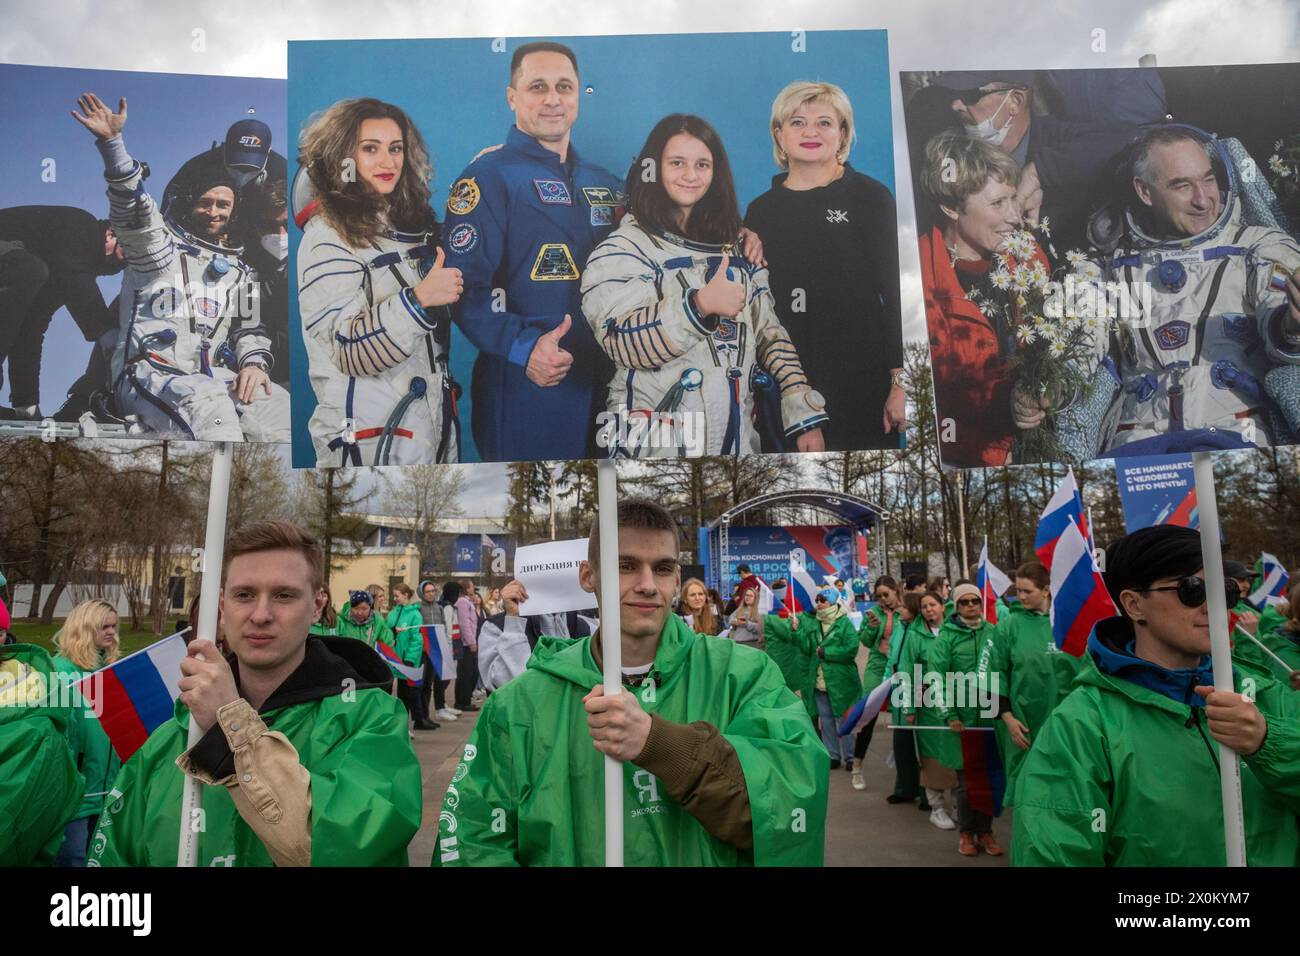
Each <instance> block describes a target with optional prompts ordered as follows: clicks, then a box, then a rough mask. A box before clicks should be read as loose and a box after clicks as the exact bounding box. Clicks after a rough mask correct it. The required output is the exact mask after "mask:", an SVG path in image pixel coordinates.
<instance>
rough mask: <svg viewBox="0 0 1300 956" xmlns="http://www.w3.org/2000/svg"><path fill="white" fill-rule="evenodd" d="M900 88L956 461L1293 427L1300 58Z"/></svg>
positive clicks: (926, 77) (1117, 450)
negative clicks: (1271, 62)
mask: <svg viewBox="0 0 1300 956" xmlns="http://www.w3.org/2000/svg"><path fill="white" fill-rule="evenodd" d="M901 81H902V92H903V102H904V116H905V121H906V127H907V139H908V152H909V155H910V160H911V170H912V181H913V187H914V192H915V199H916V209H917V219H918V240H919V245H920V255H921V277H922V283H923V286H924V295H925V311H926V321H927V326H928V334H929V342H930V360H931V366H932V369H933V373H934V391H935V405H936V412H937V419H938V430H939V451H940V455H941V457H942V460H943V463H944V464H945V465H946V466H954V467H979V466H986V465H1004V464H1021V463H1026V462H1034V461H1044V460H1057V461H1060V460H1082V459H1089V458H1098V457H1115V456H1126V455H1151V454H1164V453H1174V452H1187V451H1197V450H1212V449H1230V448H1242V447H1250V446H1269V445H1283V444H1294V443H1296V442H1297V441H1300V243H1297V237H1298V236H1300V122H1297V117H1300V64H1295V63H1290V64H1276V65H1259V66H1246V65H1243V66H1217V67H1175V68H1165V67H1156V66H1150V67H1135V68H1132V69H1106V70H1045V71H1024V70H999V69H991V70H982V71H948V72H927V73H904V74H902V76H901Z"/></svg>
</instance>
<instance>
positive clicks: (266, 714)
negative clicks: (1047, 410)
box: [0, 499, 1300, 866]
mask: <svg viewBox="0 0 1300 956" xmlns="http://www.w3.org/2000/svg"><path fill="white" fill-rule="evenodd" d="M618 521H619V558H618V560H619V575H618V576H619V594H620V616H621V621H622V634H621V644H622V668H623V675H624V679H623V683H624V690H625V693H622V694H617V695H609V694H606V693H605V692H604V691H603V689H602V688H603V676H602V674H601V635H600V632H599V629H598V621H599V615H600V601H601V598H600V595H599V594H598V590H599V589H598V584H599V580H600V562H599V554H598V548H597V545H596V542H597V540H598V532H599V529H598V527H594V528H593V529H592V533H591V537H590V544H589V554H588V558H587V560H585V561H583V562H582V563H581V565H580V568H579V572H578V573H579V583H580V584H581V586H582V587H583V589H584V590H586V591H588V592H589V593H591V594H592V596H593V604H594V605H595V607H594V609H593V610H590V611H587V612H570V613H567V614H556V615H533V616H524V615H522V614H521V610H522V609H523V607H524V606H525V605H526V603H527V600H528V595H527V591H526V588H524V586H523V584H522V582H519V581H511V582H510V583H509V584H507V585H506V586H505V587H503V588H501V589H500V591H499V600H500V602H501V608H502V609H501V611H500V612H498V613H496V614H489V613H488V611H489V610H493V609H494V608H495V601H496V598H497V597H498V595H496V594H493V595H491V598H492V600H485V599H482V598H480V597H479V596H478V592H477V590H476V589H475V587H474V584H473V582H472V581H468V580H452V581H448V582H446V583H445V584H444V585H443V587H442V589H441V591H440V590H439V588H438V586H437V584H436V583H435V582H433V581H423V582H421V584H420V586H419V588H418V591H417V590H416V589H412V588H409V587H406V586H404V585H399V586H397V587H395V588H394V589H393V606H392V607H391V608H387V609H386V607H385V605H386V603H387V595H386V593H385V591H384V589H383V588H379V587H374V588H370V589H357V590H355V591H351V592H350V593H349V594H348V600H347V601H346V602H344V603H343V605H342V606H341V607H339V608H338V609H337V610H333V609H331V606H330V597H329V595H328V593H327V591H326V590H325V589H324V587H323V580H322V576H321V572H320V567H321V557H322V555H321V550H320V547H319V545H318V544H317V543H316V541H315V540H314V539H313V538H312V537H311V536H310V535H309V534H307V533H306V532H305V531H303V529H301V528H299V527H297V526H295V525H292V524H290V523H287V522H268V523H262V524H257V525H252V526H249V527H246V528H243V529H239V530H238V531H236V532H234V533H233V534H232V535H231V536H230V540H229V542H228V544H227V549H226V557H225V568H224V581H223V587H222V599H221V618H220V631H221V636H222V645H223V648H224V653H223V652H222V650H220V649H218V647H217V646H216V645H215V644H214V643H213V642H212V641H210V640H207V639H203V638H195V639H191V641H190V642H189V645H188V648H187V653H186V657H185V658H184V660H183V662H182V664H181V671H182V674H183V676H182V678H181V682H180V687H179V693H180V701H179V704H180V706H178V707H177V709H176V712H175V717H174V719H169V720H167V721H166V722H165V723H164V724H162V725H161V726H159V727H158V728H157V729H156V730H155V731H154V732H153V733H152V734H151V735H150V736H149V738H148V740H147V741H145V742H144V743H143V745H142V746H140V748H139V749H138V750H137V751H136V752H135V753H134V754H133V755H132V756H130V758H129V759H128V760H127V761H126V762H125V763H124V764H123V763H122V762H121V761H119V760H118V758H117V755H116V753H115V751H114V748H113V745H112V743H111V742H110V738H109V736H108V735H107V733H106V732H105V730H104V728H103V727H102V726H101V724H100V722H99V720H98V719H97V717H98V715H97V714H96V713H95V712H94V711H93V710H90V709H88V708H87V706H86V704H85V701H84V700H81V699H80V698H79V697H78V696H77V695H76V694H75V693H73V694H69V692H68V691H67V688H68V687H70V686H71V685H72V684H73V683H75V681H77V680H79V679H80V678H81V677H83V676H85V675H87V674H90V673H93V672H95V671H98V670H100V669H101V668H103V667H105V666H107V665H110V664H112V663H114V662H115V661H117V660H118V659H119V656H120V639H119V635H118V618H117V614H116V611H115V610H114V608H113V606H112V605H111V604H109V603H107V602H105V601H100V600H94V601H88V602H85V603H83V604H80V605H78V606H77V607H76V608H75V609H74V610H73V611H72V613H71V614H69V615H68V617H67V618H66V620H64V622H63V624H62V627H61V628H60V630H59V632H58V633H57V635H56V636H55V638H54V639H53V647H52V648H51V649H46V648H44V647H41V646H38V645H36V644H22V643H14V642H13V641H12V639H11V638H10V637H9V636H7V635H6V636H5V637H4V638H3V639H4V640H5V643H4V644H0V767H2V769H3V771H4V772H3V774H0V812H2V813H3V814H4V815H5V816H6V818H7V823H9V824H12V825H8V826H6V827H5V828H4V830H3V836H0V863H5V864H10V863H37V864H45V865H49V864H56V865H61V866H76V865H83V864H87V863H88V864H89V865H170V864H171V863H173V862H174V861H175V852H176V834H177V826H178V825H179V814H180V811H181V803H180V796H181V783H182V781H183V779H184V777H185V775H187V774H188V775H189V776H192V777H194V778H196V779H198V780H200V781H201V782H202V783H203V784H204V787H203V804H202V805H203V810H204V813H205V815H206V820H207V828H206V830H205V831H204V833H203V836H202V838H201V844H202V846H201V856H200V863H201V864H202V865H208V864H214V865H258V864H262V865H270V864H279V865H305V864H314V865H321V864H328V863H331V862H340V863H348V864H351V865H358V864H362V865H403V864H405V863H406V862H407V854H406V847H407V844H408V843H409V842H410V840H411V838H412V837H413V836H414V834H415V832H416V831H417V829H418V828H419V826H420V822H421V818H422V810H421V807H422V803H423V794H422V788H421V782H420V781H421V774H420V770H419V765H418V762H417V760H416V757H415V753H414V750H413V748H412V742H411V740H412V737H413V736H414V730H419V729H426V730H427V729H432V727H435V726H436V723H434V721H432V720H431V719H430V718H431V716H436V717H437V718H438V719H439V720H454V719H456V718H458V717H459V718H462V719H464V717H465V715H466V713H467V712H473V711H475V710H478V709H479V708H480V706H481V713H480V714H478V716H477V722H476V724H475V726H474V728H473V730H472V732H471V734H470V738H469V742H468V744H467V745H466V747H465V750H464V753H463V756H462V759H461V762H460V764H459V765H458V766H457V768H456V770H455V772H454V773H453V775H452V781H451V784H450V786H449V787H448V789H447V792H446V794H445V795H444V797H443V801H442V808H441V811H440V814H439V818H438V821H439V822H438V827H439V832H438V840H437V848H436V849H435V852H434V858H433V863H434V865H441V866H459V865H492V864H524V865H529V864H533V865H535V864H581V865H599V864H600V863H601V862H602V861H603V858H604V854H603V826H602V824H601V823H600V820H601V818H602V811H601V809H600V807H601V802H602V797H601V794H602V784H601V780H602V777H603V755H610V756H613V757H616V758H617V759H619V760H621V761H623V762H624V765H625V774H624V780H625V794H624V801H625V807H626V808H627V814H626V816H627V819H626V832H625V852H626V859H627V861H628V862H629V863H631V864H636V865H692V864H704V863H711V864H724V865H740V864H743V865H749V864H757V865H782V864H802V865H807V864H812V865H816V864H820V863H821V862H822V860H823V859H824V856H823V854H824V847H823V841H824V833H825V815H826V806H827V803H826V801H827V794H828V788H829V786H830V784H831V780H832V778H834V777H835V774H836V771H837V770H840V769H841V768H842V769H843V770H844V771H846V772H847V773H848V774H849V775H850V776H849V781H850V782H851V786H852V788H853V789H854V790H857V791H863V790H865V789H866V788H867V783H866V780H865V777H864V775H863V759H864V757H865V756H866V754H867V751H868V749H869V747H870V745H871V743H872V740H873V729H874V726H875V724H876V723H877V722H878V721H879V719H880V717H879V716H877V717H875V718H874V719H872V720H869V721H867V720H865V719H864V721H862V722H861V725H860V726H848V725H846V724H845V718H846V716H847V715H848V714H849V713H850V712H851V711H852V709H853V707H854V705H855V703H857V702H858V701H860V700H862V699H863V698H865V697H867V696H869V695H870V694H871V693H872V691H874V690H877V689H879V688H880V687H881V685H883V684H888V685H889V690H890V692H889V695H888V698H887V700H885V701H884V702H883V710H882V713H887V714H888V715H889V723H890V726H891V728H892V734H891V736H890V738H888V742H889V745H890V746H891V747H892V751H893V758H894V759H893V767H894V775H895V778H894V785H893V788H892V792H890V793H889V794H888V795H887V796H886V797H885V799H886V800H887V801H888V802H889V803H890V804H893V805H895V806H899V807H906V806H914V807H919V808H920V809H922V810H923V811H926V812H928V813H929V820H930V822H931V823H932V824H934V826H935V827H937V828H939V829H940V830H944V831H948V830H956V831H958V834H957V835H958V843H957V850H958V852H959V853H960V854H961V855H963V856H967V857H971V856H976V855H978V854H979V853H981V852H983V853H987V854H989V855H993V856H999V855H1002V854H1003V853H1004V852H1005V851H1004V849H1003V847H1002V846H1000V845H999V843H998V841H997V840H996V838H995V837H994V835H993V832H992V826H991V824H992V820H991V818H990V816H989V814H988V812H987V807H986V806H985V805H984V804H982V803H981V805H980V806H976V805H974V804H975V801H973V799H972V796H971V774H972V773H976V772H977V771H978V772H982V771H980V768H978V767H974V766H971V765H968V761H970V760H971V759H974V758H972V756H971V751H970V750H969V749H968V748H966V747H965V746H963V735H964V734H968V733H969V732H974V731H976V730H977V729H978V728H984V730H983V733H992V734H994V735H995V736H996V740H997V749H998V751H999V752H1000V754H1001V763H1002V765H1003V766H1004V767H1005V781H1006V784H1005V799H1004V801H1003V802H1004V805H1005V806H1008V807H1011V808H1012V813H1013V820H1012V824H1013V836H1012V842H1011V847H1010V852H1011V858H1012V862H1013V863H1014V864H1018V865H1085V864H1086V865H1134V864H1137V865H1216V864H1221V863H1222V862H1223V860H1224V852H1225V846H1224V834H1223V821H1222V812H1223V811H1222V807H1221V804H1220V803H1219V800H1218V793H1219V790H1218V786H1217V781H1218V774H1219V763H1220V761H1221V759H1222V754H1221V752H1220V750H1219V747H1220V746H1225V747H1230V748H1231V749H1233V750H1235V751H1236V752H1237V753H1238V754H1240V755H1241V758H1242V769H1241V777H1242V794H1243V800H1244V807H1245V821H1246V828H1245V834H1246V852H1247V857H1248V859H1249V860H1250V861H1251V862H1252V863H1255V864H1271V865H1286V866H1294V865H1296V864H1297V863H1300V734H1298V733H1297V732H1296V727H1297V726H1300V723H1297V721H1300V697H1297V693H1300V650H1297V648H1300V582H1298V583H1297V584H1296V585H1294V586H1293V587H1292V588H1291V590H1290V594H1289V595H1288V597H1289V600H1288V601H1283V602H1281V603H1276V602H1275V603H1272V604H1269V605H1268V606H1267V607H1265V608H1264V609H1262V610H1258V609H1255V608H1253V607H1252V606H1251V605H1249V604H1248V603H1245V602H1244V600H1243V595H1244V594H1245V593H1248V592H1247V591H1246V589H1247V588H1250V587H1251V586H1252V583H1253V582H1252V580H1251V579H1252V577H1253V576H1252V575H1251V574H1250V571H1249V569H1247V568H1246V567H1245V566H1244V565H1241V564H1239V563H1235V562H1227V563H1226V572H1227V576H1226V592H1227V593H1226V595H1225V597H1226V599H1227V601H1228V605H1229V607H1230V608H1232V610H1233V620H1232V625H1233V630H1234V644H1233V649H1232V667H1233V681H1234V688H1235V690H1234V691H1227V690H1224V691H1218V690H1215V689H1214V686H1213V676H1212V674H1211V672H1210V663H1209V643H1210V639H1209V628H1208V611H1207V604H1206V581H1205V577H1204V573H1203V569H1202V566H1201V551H1200V538H1199V534H1198V533H1197V532H1196V531H1194V530H1189V529H1186V528H1176V527H1170V526H1156V527H1152V528H1147V529H1143V530H1141V531H1137V532H1134V533H1132V534H1130V535H1128V536H1126V537H1124V538H1122V539H1120V540H1119V541H1117V542H1115V543H1114V544H1112V545H1111V547H1110V548H1109V549H1108V550H1107V555H1106V569H1107V570H1106V572H1105V584H1106V587H1107V590H1108V592H1109V594H1110V596H1111V598H1112V600H1113V601H1114V603H1115V605H1116V607H1117V609H1118V611H1119V614H1118V615H1117V616H1115V617H1111V618H1109V619H1106V620H1103V621H1102V622H1101V623H1099V624H1098V625H1097V626H1096V628H1095V630H1094V632H1093V633H1092V635H1091V637H1090V639H1089V642H1088V648H1087V653H1086V654H1084V655H1083V656H1082V657H1081V658H1075V657H1072V656H1070V655H1068V654H1065V653H1063V652H1062V651H1060V650H1058V649H1057V647H1056V643H1055V641H1054V640H1053V637H1052V628H1051V621H1050V616H1049V611H1050V607H1051V596H1050V593H1049V588H1048V576H1047V573H1046V570H1045V569H1044V567H1043V566H1042V565H1041V564H1040V563H1038V562H1037V561H1036V560H1031V561H1028V562H1026V563H1024V564H1023V565H1021V566H1020V567H1018V568H1017V569H1016V572H1015V574H1014V582H1013V586H1012V587H1011V588H1010V589H1008V591H1007V593H1006V594H1004V595H1002V596H1001V597H999V598H998V599H997V600H996V602H990V600H989V599H990V598H991V595H986V594H984V593H983V592H982V590H981V588H980V587H977V586H976V585H975V584H974V583H972V582H971V581H970V580H968V579H960V580H958V581H956V582H955V583H954V584H953V585H952V586H951V587H949V584H948V581H947V579H944V578H935V579H931V580H929V581H927V580H926V579H925V578H924V577H923V576H920V575H910V576H908V577H907V578H906V579H905V580H903V581H901V582H900V581H897V580H896V579H894V578H892V577H888V576H882V577H880V578H878V579H877V580H876V581H875V582H874V585H873V587H872V588H871V590H870V600H868V593H867V590H866V587H865V582H863V581H861V580H858V579H853V580H851V581H849V582H848V583H847V584H845V583H844V582H843V581H838V582H836V583H835V584H827V585H826V586H825V587H823V588H821V589H820V590H819V591H818V592H817V593H816V594H815V596H814V599H813V602H812V606H811V607H809V608H802V607H797V606H796V605H795V601H794V599H793V595H792V594H791V593H790V589H789V585H788V583H787V582H785V581H781V580H778V581H773V582H771V584H770V585H769V584H768V583H766V582H763V581H761V580H760V579H759V578H758V577H757V576H756V575H754V574H752V573H751V572H750V571H749V569H748V568H743V567H742V568H741V569H740V571H741V579H740V581H739V583H738V584H737V585H736V587H735V589H734V591H733V593H732V595H731V596H730V598H729V599H728V600H727V601H726V602H725V603H724V602H723V601H722V600H721V598H720V595H718V593H717V592H716V591H714V590H712V589H710V588H708V587H707V586H705V585H704V584H703V583H702V582H700V581H699V580H690V579H688V580H687V581H685V582H683V581H682V580H681V572H680V566H679V565H678V563H677V555H678V548H679V545H680V541H679V537H678V530H677V527H676V524H675V522H674V521H673V519H672V517H671V516H670V515H668V514H667V512H665V511H664V510H663V509H662V507H660V506H659V505H657V504H655V503H653V502H649V501H645V500H640V499H632V500H627V501H624V502H622V503H621V504H620V506H619V511H618ZM990 607H992V609H993V610H992V611H990ZM429 624H440V625H444V626H445V627H446V628H447V631H448V633H450V634H451V635H452V636H453V643H454V644H455V645H456V646H457V648H458V649H457V650H456V652H455V656H456V658H457V659H456V662H455V672H454V679H455V682H456V700H455V706H454V707H448V706H447V702H446V699H445V693H446V690H447V686H448V677H447V676H446V675H447V673H448V672H447V671H446V670H442V671H441V672H439V671H436V670H435V669H434V662H433V661H432V660H431V657H430V653H429V650H428V649H427V648H426V646H425V645H424V643H423V640H422V635H423V633H424V632H425V630H426V626H427V625H429ZM1256 639H1257V640H1258V643H1257V642H1256ZM381 645H384V646H386V647H388V648H391V649H393V650H395V651H396V652H397V654H398V655H399V656H400V659H401V661H402V663H403V664H404V665H405V666H406V668H407V669H406V670H405V671H404V672H403V673H404V676H403V678H402V679H400V680H399V679H397V678H395V672H394V670H393V669H391V668H390V666H389V662H388V661H386V660H385V659H384V658H382V657H381V656H380V655H379V654H377V653H375V650H374V649H375V648H379V647H380V646H381ZM51 650H53V651H54V652H55V653H54V654H53V655H52V654H51V652H50V651H51ZM864 650H865V666H864V667H860V666H859V660H860V658H862V656H863V651H864ZM389 660H391V658H390V659H389ZM480 671H481V673H480ZM416 674H419V675H420V677H419V679H417V678H416V676H415V675H416ZM479 684H481V685H482V693H481V694H475V693H474V691H475V689H476V686H477V685H479ZM431 694H434V695H437V696H436V698H435V700H434V703H433V705H432V706H433V707H434V708H435V709H434V710H433V711H432V712H431V711H430V706H431V705H430V700H429V698H430V695H431ZM399 700H400V702H399ZM480 702H481V704H480ZM191 715H192V716H193V717H194V719H195V721H196V722H197V723H198V725H199V728H200V730H201V731H202V732H203V736H202V739H201V740H200V742H199V743H198V744H197V745H195V746H194V747H189V746H188V745H187V743H186V735H187V727H188V722H189V718H190V716H191ZM842 730H844V731H847V732H845V733H841V731H842ZM880 739H883V738H880ZM178 767H179V768H180V771H183V773H182V772H178V770H177V768H178ZM985 769H987V768H985ZM840 779H843V778H840ZM38 795H39V796H38ZM362 820H364V821H365V823H364V825H362V824H361V823H360V822H359V821H362Z"/></svg>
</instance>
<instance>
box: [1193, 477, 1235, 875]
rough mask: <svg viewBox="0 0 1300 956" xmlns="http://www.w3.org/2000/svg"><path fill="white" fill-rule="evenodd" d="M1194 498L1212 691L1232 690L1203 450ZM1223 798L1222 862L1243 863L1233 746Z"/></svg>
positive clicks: (1223, 762) (1213, 508)
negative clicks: (1224, 854)
mask: <svg viewBox="0 0 1300 956" xmlns="http://www.w3.org/2000/svg"><path fill="white" fill-rule="evenodd" d="M1192 471H1193V474H1194V475H1195V478H1196V502H1197V506H1198V507H1199V509H1200V520H1201V560H1202V561H1204V563H1205V568H1204V574H1205V593H1206V600H1207V603H1208V605H1209V607H1208V610H1209V612H1210V654H1211V659H1212V660H1213V662H1214V689H1215V690H1218V691H1228V692H1229V693H1231V692H1232V690H1233V686H1232V647H1231V645H1230V644H1229V643H1228V597H1227V593H1226V591H1225V589H1224V586H1223V551H1222V550H1221V549H1220V545H1219V502H1218V499H1217V498H1216V497H1215V494H1214V459H1213V458H1211V457H1210V453H1209V452H1206V451H1198V452H1194V453H1193V454H1192ZM1219 766H1220V768H1221V769H1220V781H1221V790H1222V796H1223V837H1224V842H1225V844H1226V846H1227V850H1228V866H1245V865H1246V830H1245V823H1244V820H1243V816H1242V809H1241V763H1240V759H1239V757H1238V756H1237V752H1236V751H1235V750H1231V749H1230V748H1228V747H1225V746H1223V745H1222V744H1220V745H1219Z"/></svg>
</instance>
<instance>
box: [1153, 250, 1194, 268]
mask: <svg viewBox="0 0 1300 956" xmlns="http://www.w3.org/2000/svg"><path fill="white" fill-rule="evenodd" d="M1204 258H1205V254H1204V252H1202V251H1201V250H1199V249H1184V250H1180V251H1174V252H1162V253H1160V255H1159V258H1158V259H1157V260H1156V261H1157V262H1181V263H1183V264H1184V265H1188V264H1190V263H1193V262H1200V261H1202V260H1203V259H1204Z"/></svg>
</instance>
